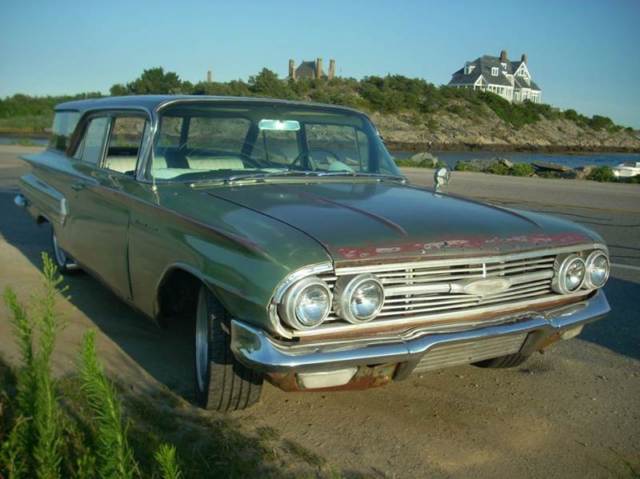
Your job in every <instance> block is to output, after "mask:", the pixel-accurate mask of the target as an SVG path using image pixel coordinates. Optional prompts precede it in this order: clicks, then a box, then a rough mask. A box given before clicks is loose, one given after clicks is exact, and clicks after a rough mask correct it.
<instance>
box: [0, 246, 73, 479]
mask: <svg viewBox="0 0 640 479" xmlns="http://www.w3.org/2000/svg"><path fill="white" fill-rule="evenodd" d="M42 261H43V283H44V285H43V286H44V288H43V293H42V294H41V295H40V296H37V297H36V301H35V307H34V308H33V310H32V311H31V312H30V313H29V312H27V309H26V308H25V307H24V306H23V305H22V304H21V303H20V302H19V301H18V298H17V296H16V294H15V292H14V291H13V290H12V289H11V288H7V289H6V290H5V293H4V300H5V304H6V305H7V307H8V309H9V311H10V313H11V318H10V321H11V324H12V327H13V334H14V337H15V339H16V341H17V343H18V349H19V351H20V362H21V365H20V368H19V370H18V373H17V375H16V381H17V392H16V412H15V414H16V416H17V419H16V421H15V424H14V426H13V428H12V430H11V432H10V433H9V437H8V440H7V441H6V442H5V443H4V444H3V446H2V450H1V452H0V459H2V461H1V464H4V468H5V469H6V472H7V474H8V475H9V476H10V477H21V476H34V477H39V478H47V479H53V478H57V477H60V465H61V459H62V451H61V448H62V443H61V434H62V423H61V412H60V409H59V405H58V399H57V395H56V391H55V382H54V380H53V377H52V375H51V354H52V353H53V348H54V345H55V339H56V334H57V332H58V330H59V328H60V324H59V321H58V318H57V315H56V314H55V311H54V308H55V302H56V296H57V294H58V287H59V285H60V283H61V282H62V278H61V277H60V275H59V274H58V272H57V268H56V266H55V264H54V263H53V261H52V260H51V259H50V258H49V256H48V255H46V254H43V255H42ZM63 291H64V289H63ZM36 331H37V333H38V340H37V346H36V344H34V343H35V339H34V333H35V332H36Z"/></svg>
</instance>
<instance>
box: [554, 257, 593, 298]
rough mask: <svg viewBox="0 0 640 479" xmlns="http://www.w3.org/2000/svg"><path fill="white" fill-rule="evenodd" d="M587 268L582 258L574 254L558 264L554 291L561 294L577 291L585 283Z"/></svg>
mask: <svg viewBox="0 0 640 479" xmlns="http://www.w3.org/2000/svg"><path fill="white" fill-rule="evenodd" d="M586 273H587V267H586V264H585V262H584V260H583V259H582V258H580V257H579V256H577V255H575V254H573V255H570V256H567V257H566V258H565V259H564V260H563V261H562V262H560V263H558V264H557V267H556V274H555V276H554V278H553V289H554V291H556V292H557V293H560V294H569V293H573V292H574V291H577V290H578V289H579V288H580V287H581V286H582V285H583V283H584V280H585V276H586Z"/></svg>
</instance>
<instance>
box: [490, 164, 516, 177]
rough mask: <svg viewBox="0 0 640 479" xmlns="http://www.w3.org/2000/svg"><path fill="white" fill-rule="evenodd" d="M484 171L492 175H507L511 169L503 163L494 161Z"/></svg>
mask: <svg viewBox="0 0 640 479" xmlns="http://www.w3.org/2000/svg"><path fill="white" fill-rule="evenodd" d="M484 171H485V172H486V173H491V174H492V175H508V174H510V173H511V169H510V168H509V167H508V166H507V165H505V164H504V163H494V164H492V165H491V166H489V167H488V168H487V169H486V170H484Z"/></svg>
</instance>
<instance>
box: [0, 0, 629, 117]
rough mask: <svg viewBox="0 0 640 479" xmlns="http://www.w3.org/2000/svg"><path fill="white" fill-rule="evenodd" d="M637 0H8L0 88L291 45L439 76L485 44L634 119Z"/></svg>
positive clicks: (563, 96)
mask: <svg viewBox="0 0 640 479" xmlns="http://www.w3.org/2000/svg"><path fill="white" fill-rule="evenodd" d="M639 23H640V1H638V0H627V1H625V0H607V1H605V0H565V1H558V0H556V1H551V0H548V1H547V0H540V1H529V2H521V1H497V0H496V1H493V0H485V1H482V2H479V1H477V0H476V1H455V2H445V1H441V2H435V1H433V2H432V1H400V0H397V1H378V0H369V1H359V0H353V1H347V0H341V1H333V0H330V1H319V0H315V1H313V2H312V1H307V0H296V1H277V0H272V1H264V0H263V1H255V2H254V1H243V0H236V1H232V2H229V1H225V2H216V1H213V0H211V1H192V0H182V1H179V2H176V1H173V2H165V1H162V0H155V1H142V0H139V1H136V0H128V1H119V0H110V1H101V2H93V1H89V0H85V1H64V0H59V1H55V2H53V1H29V0H21V1H13V0H3V1H2V5H1V6H0V97H4V96H7V95H12V94H14V93H17V92H22V93H27V94H37V95H43V94H61V93H78V92H82V91H102V92H108V89H109V87H110V86H111V85H112V84H114V83H126V82H127V81H130V80H132V79H134V78H135V77H137V76H138V75H139V74H140V73H141V72H142V70H143V69H144V68H149V67H154V66H163V67H165V68H166V69H168V70H172V71H175V72H177V73H178V74H179V75H180V76H181V78H183V79H186V80H190V81H194V82H195V81H199V80H203V79H204V78H205V76H206V71H207V70H208V69H211V70H213V73H214V78H215V79H216V80H221V81H226V80H231V79H236V78H242V79H247V78H248V77H249V75H251V74H254V73H256V72H258V71H259V70H260V69H261V68H262V67H263V66H266V67H268V68H270V69H272V70H274V71H276V72H277V73H278V74H280V75H281V76H285V75H286V74H287V62H288V59H289V58H294V59H295V60H296V61H300V60H303V59H313V58H315V57H317V56H320V57H323V58H324V59H325V63H327V62H328V59H329V58H335V59H336V62H337V70H338V73H339V74H340V75H343V76H352V77H356V78H360V77H362V76H366V75H373V74H375V75H384V74H387V73H398V74H402V75H406V76H410V77H422V78H425V79H427V80H428V81H431V82H433V83H436V84H442V83H446V82H448V81H449V79H450V76H451V73H453V71H455V70H456V69H458V68H460V67H461V66H462V65H463V63H464V61H465V60H472V59H474V58H476V57H478V56H479V55H481V54H494V55H498V53H499V52H500V50H501V49H503V48H504V49H507V50H508V52H509V57H510V58H519V57H520V55H521V54H522V53H523V52H526V53H527V54H528V57H529V66H530V70H531V72H532V75H533V77H534V79H535V80H536V81H537V82H538V83H539V85H540V86H541V87H542V89H543V100H544V101H545V102H546V103H551V104H553V105H556V106H559V107H562V108H569V107H571V108H575V109H577V110H578V111H581V112H584V113H587V114H593V113H601V114H605V115H608V116H611V117H612V118H613V119H614V120H616V121H618V122H620V123H622V124H625V125H631V126H634V127H636V128H640V86H639V82H640V50H639V49H638V46H639V45H640V28H639V25H638V24H639Z"/></svg>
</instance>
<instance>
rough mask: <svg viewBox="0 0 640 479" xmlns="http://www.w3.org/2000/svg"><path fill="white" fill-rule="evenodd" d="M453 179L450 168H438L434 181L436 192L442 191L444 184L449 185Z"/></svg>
mask: <svg viewBox="0 0 640 479" xmlns="http://www.w3.org/2000/svg"><path fill="white" fill-rule="evenodd" d="M449 180H451V172H450V171H449V169H448V168H438V169H437V170H436V172H435V173H434V175H433V183H434V187H435V191H436V193H438V192H439V191H440V189H441V188H442V187H443V186H447V185H448V184H449Z"/></svg>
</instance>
